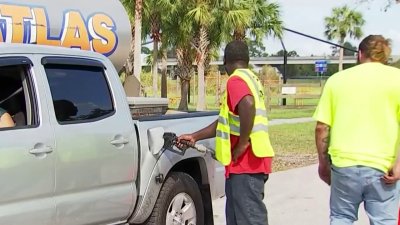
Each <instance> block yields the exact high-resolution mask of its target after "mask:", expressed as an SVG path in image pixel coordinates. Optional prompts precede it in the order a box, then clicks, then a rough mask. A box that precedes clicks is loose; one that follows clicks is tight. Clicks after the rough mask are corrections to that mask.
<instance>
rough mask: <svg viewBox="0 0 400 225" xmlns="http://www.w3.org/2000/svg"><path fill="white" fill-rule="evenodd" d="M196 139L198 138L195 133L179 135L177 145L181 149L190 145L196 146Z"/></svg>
mask: <svg viewBox="0 0 400 225" xmlns="http://www.w3.org/2000/svg"><path fill="white" fill-rule="evenodd" d="M196 141H197V140H196V139H195V137H194V135H193V134H183V135H181V136H179V137H178V139H177V141H176V144H175V145H176V147H178V148H179V149H186V148H188V147H190V146H194V145H195V143H196ZM185 142H186V143H185Z"/></svg>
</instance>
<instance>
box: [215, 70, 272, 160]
mask: <svg viewBox="0 0 400 225" xmlns="http://www.w3.org/2000/svg"><path fill="white" fill-rule="evenodd" d="M234 76H238V77H240V78H241V79H242V80H244V81H245V82H246V84H247V86H248V87H249V88H250V91H251V93H252V94H253V96H254V101H255V108H256V115H255V118H254V125H253V130H252V131H251V134H250V141H251V147H252V149H253V153H254V155H255V156H257V157H259V158H263V157H273V156H274V155H275V154H274V150H273V149H272V146H271V142H270V140H269V135H268V118H267V110H266V107H265V102H264V99H265V98H264V89H263V86H262V85H261V83H260V81H259V80H258V78H257V76H256V75H254V73H252V72H251V71H250V70H248V69H237V70H236V71H235V72H234V73H233V75H232V76H231V77H230V78H229V79H231V78H232V77H234ZM229 79H228V81H229ZM230 134H232V135H235V136H240V119H239V116H237V115H234V114H233V113H232V112H230V111H229V106H228V101H227V91H226V90H225V94H224V100H223V103H222V105H221V110H220V113H219V117H218V125H217V132H216V139H215V144H216V147H215V156H216V158H217V160H218V161H219V162H221V163H222V164H223V165H225V166H226V165H229V164H230V163H231V159H232V156H231V141H230Z"/></svg>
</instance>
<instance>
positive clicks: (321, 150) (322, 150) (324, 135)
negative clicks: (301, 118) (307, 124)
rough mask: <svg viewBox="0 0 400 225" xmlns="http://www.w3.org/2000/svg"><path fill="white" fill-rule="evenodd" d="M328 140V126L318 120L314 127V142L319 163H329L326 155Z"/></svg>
mask: <svg viewBox="0 0 400 225" xmlns="http://www.w3.org/2000/svg"><path fill="white" fill-rule="evenodd" d="M329 141H330V127H329V126H328V125H326V124H324V123H321V122H318V123H317V126H316V128H315V142H316V145H317V150H318V159H319V162H320V163H330V159H329V155H328V148H329Z"/></svg>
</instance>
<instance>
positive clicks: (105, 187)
mask: <svg viewBox="0 0 400 225" xmlns="http://www.w3.org/2000/svg"><path fill="white" fill-rule="evenodd" d="M0 107H2V108H4V109H5V110H7V111H8V112H9V113H10V114H11V115H13V118H14V120H15V122H16V126H15V127H12V128H2V129H0V180H1V181H2V183H1V187H0V224H1V225H12V224H16V225H17V224H18V225H20V224H30V225H32V224H38V225H46V224H48V225H83V224H127V223H130V224H154V225H163V224H168V225H172V224H185V225H189V224H190V225H195V224H198V225H203V224H213V216H212V199H214V198H218V197H221V196H222V195H223V189H224V183H223V182H224V179H223V167H221V166H220V165H219V164H218V163H217V162H216V161H214V160H213V159H212V157H211V155H210V154H204V153H200V152H198V151H195V150H194V149H188V150H187V151H185V152H182V151H179V150H178V149H176V148H175V147H162V143H163V133H164V132H174V133H178V134H180V133H187V132H193V131H195V130H197V129H199V128H201V127H204V126H206V125H207V124H209V123H211V122H212V121H214V120H215V119H216V115H215V113H207V112H206V113H186V114H177V115H163V116H157V117H143V118H139V119H137V120H133V119H132V117H131V110H130V108H129V106H128V102H127V98H126V96H125V93H124V89H123V87H122V85H121V82H120V80H119V77H118V74H117V71H116V70H115V68H114V66H113V64H112V63H111V61H110V60H109V59H108V58H106V57H105V56H103V55H101V54H98V53H94V52H89V51H81V50H74V49H66V48H60V47H49V46H37V45H23V44H1V45H0ZM213 141H214V140H212V139H210V140H206V141H204V142H202V143H201V144H203V145H205V146H208V147H209V148H212V147H213V146H214V143H213ZM160 143H161V144H160Z"/></svg>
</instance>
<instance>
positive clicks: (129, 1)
mask: <svg viewBox="0 0 400 225" xmlns="http://www.w3.org/2000/svg"><path fill="white" fill-rule="evenodd" d="M121 2H122V4H123V5H124V7H125V10H126V11H127V13H128V15H129V19H130V23H131V36H132V38H131V43H130V48H131V49H130V51H129V56H128V59H127V60H126V63H125V75H126V76H130V75H133V67H134V64H133V62H134V47H135V23H134V18H135V11H134V8H135V1H134V0H122V1H121Z"/></svg>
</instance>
